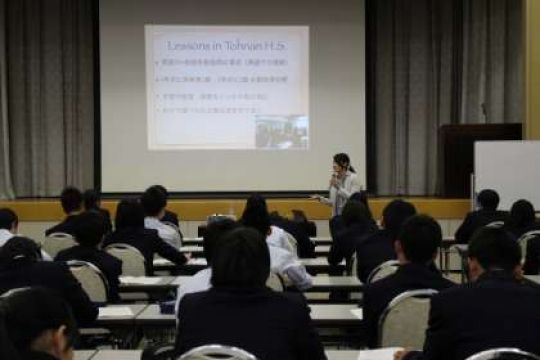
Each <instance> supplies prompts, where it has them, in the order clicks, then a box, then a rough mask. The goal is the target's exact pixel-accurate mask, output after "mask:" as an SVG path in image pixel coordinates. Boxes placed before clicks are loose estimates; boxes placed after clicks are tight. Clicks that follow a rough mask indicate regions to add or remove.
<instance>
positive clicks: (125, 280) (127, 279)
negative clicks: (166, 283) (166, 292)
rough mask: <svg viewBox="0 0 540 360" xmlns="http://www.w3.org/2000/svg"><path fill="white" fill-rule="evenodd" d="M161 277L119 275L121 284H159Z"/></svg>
mask: <svg viewBox="0 0 540 360" xmlns="http://www.w3.org/2000/svg"><path fill="white" fill-rule="evenodd" d="M160 282H161V278H159V277H147V276H121V277H120V283H122V284H136V285H154V284H159V283H160Z"/></svg>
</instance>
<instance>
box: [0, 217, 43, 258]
mask: <svg viewBox="0 0 540 360" xmlns="http://www.w3.org/2000/svg"><path fill="white" fill-rule="evenodd" d="M18 228H19V217H18V216H17V214H16V213H15V211H13V210H11V209H8V208H3V209H0V247H2V246H4V244H5V243H6V242H7V241H8V240H9V239H11V238H12V237H15V236H16V234H17V233H18ZM41 258H42V259H43V260H45V261H52V258H51V256H50V255H49V254H47V253H46V252H45V251H44V250H43V249H41Z"/></svg>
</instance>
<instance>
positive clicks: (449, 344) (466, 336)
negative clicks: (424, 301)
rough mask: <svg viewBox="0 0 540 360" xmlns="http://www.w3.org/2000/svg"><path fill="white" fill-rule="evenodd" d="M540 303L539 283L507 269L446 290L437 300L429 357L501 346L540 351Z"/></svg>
mask: <svg viewBox="0 0 540 360" xmlns="http://www.w3.org/2000/svg"><path fill="white" fill-rule="evenodd" d="M538 304H540V287H539V286H538V285H536V284H535V285H531V284H530V283H526V284H525V283H520V282H517V281H516V280H514V279H513V278H512V275H511V274H509V273H505V272H504V271H496V272H490V273H486V274H483V275H482V276H481V277H480V278H479V279H478V281H476V282H474V283H468V284H464V285H461V286H457V287H455V288H453V289H449V290H447V291H445V292H442V293H440V294H438V295H436V296H435V297H434V298H433V299H432V301H431V312H430V315H429V328H428V330H427V332H426V342H425V344H424V353H423V358H428V359H437V360H454V359H465V358H467V357H469V356H471V355H473V354H475V353H477V352H480V351H483V350H487V349H492V348H498V347H516V348H519V349H522V350H525V351H529V352H532V353H534V354H540V341H538V334H540V310H539V308H538Z"/></svg>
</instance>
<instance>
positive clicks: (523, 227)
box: [504, 199, 540, 239]
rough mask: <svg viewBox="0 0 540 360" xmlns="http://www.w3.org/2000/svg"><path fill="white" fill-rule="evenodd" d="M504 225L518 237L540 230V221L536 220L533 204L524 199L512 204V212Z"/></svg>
mask: <svg viewBox="0 0 540 360" xmlns="http://www.w3.org/2000/svg"><path fill="white" fill-rule="evenodd" d="M504 225H505V226H504V227H505V228H506V230H508V232H510V233H511V234H512V235H513V236H514V238H516V239H519V238H520V237H521V235H523V234H525V233H527V232H529V231H533V230H540V223H538V222H537V221H536V212H535V211H534V206H533V204H531V203H530V202H529V201H527V200H523V199H521V200H518V201H516V202H515V203H513V204H512V208H511V209H510V214H509V215H508V218H507V219H506V223H505V224H504Z"/></svg>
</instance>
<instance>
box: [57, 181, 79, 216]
mask: <svg viewBox="0 0 540 360" xmlns="http://www.w3.org/2000/svg"><path fill="white" fill-rule="evenodd" d="M60 202H61V203H62V209H64V212H65V213H66V214H69V213H71V212H73V211H79V210H81V208H82V202H83V195H82V193H81V191H80V190H79V189H77V188H76V187H73V186H68V187H67V188H65V189H64V190H63V191H62V194H61V195H60Z"/></svg>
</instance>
